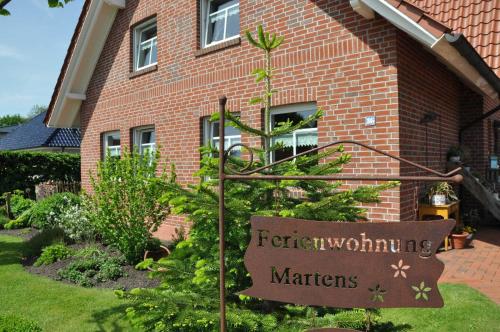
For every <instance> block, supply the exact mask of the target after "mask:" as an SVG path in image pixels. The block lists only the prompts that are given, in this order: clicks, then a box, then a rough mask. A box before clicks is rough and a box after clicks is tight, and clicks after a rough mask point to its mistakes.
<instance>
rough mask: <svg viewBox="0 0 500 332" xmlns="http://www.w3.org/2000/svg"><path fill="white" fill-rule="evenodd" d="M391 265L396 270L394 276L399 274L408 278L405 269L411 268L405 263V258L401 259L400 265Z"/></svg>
mask: <svg viewBox="0 0 500 332" xmlns="http://www.w3.org/2000/svg"><path fill="white" fill-rule="evenodd" d="M391 267H392V268H393V269H394V270H396V272H394V278H397V277H399V276H402V277H403V278H406V272H405V270H408V269H409V268H410V265H404V263H403V260H402V259H400V260H399V262H398V265H395V264H392V265H391Z"/></svg>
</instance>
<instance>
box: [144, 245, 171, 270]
mask: <svg viewBox="0 0 500 332" xmlns="http://www.w3.org/2000/svg"><path fill="white" fill-rule="evenodd" d="M168 255H170V250H168V248H167V247H165V246H160V247H159V248H158V249H157V250H146V251H145V252H144V260H146V259H147V258H152V259H153V260H154V261H157V260H159V259H160V258H163V257H167V256H168ZM148 270H149V271H153V269H151V268H148Z"/></svg>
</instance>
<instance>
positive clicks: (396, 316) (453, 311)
mask: <svg viewBox="0 0 500 332" xmlns="http://www.w3.org/2000/svg"><path fill="white" fill-rule="evenodd" d="M439 290H440V291H441V294H442V295H443V298H444V303H445V306H444V307H443V308H440V309H384V310H383V311H382V320H383V321H384V322H392V323H393V324H394V325H395V326H396V327H397V326H399V327H400V328H401V330H402V331H418V332H425V331H429V332H431V331H432V332H434V331H442V332H446V331H454V332H455V331H456V332H462V331H464V332H465V331H485V332H486V331H488V332H494V331H500V306H498V305H496V304H495V303H494V302H493V301H491V300H490V299H488V298H487V297H486V296H484V295H483V294H481V293H479V292H478V291H476V290H475V289H472V288H469V287H467V286H464V285H452V284H442V285H440V286H439ZM405 325H406V326H407V327H408V328H409V329H406V330H404V329H402V328H403V327H404V326H405ZM410 327H411V328H410ZM390 331H399V330H397V329H393V330H390Z"/></svg>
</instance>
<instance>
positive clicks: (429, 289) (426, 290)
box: [424, 287, 432, 292]
mask: <svg viewBox="0 0 500 332" xmlns="http://www.w3.org/2000/svg"><path fill="white" fill-rule="evenodd" d="M431 289H432V288H430V287H425V288H424V291H425V292H430V291H431Z"/></svg>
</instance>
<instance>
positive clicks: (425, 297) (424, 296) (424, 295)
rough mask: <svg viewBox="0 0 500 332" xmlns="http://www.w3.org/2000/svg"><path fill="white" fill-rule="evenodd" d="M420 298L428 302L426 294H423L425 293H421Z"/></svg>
mask: <svg viewBox="0 0 500 332" xmlns="http://www.w3.org/2000/svg"><path fill="white" fill-rule="evenodd" d="M422 297H423V298H424V299H425V300H426V301H428V300H429V298H428V297H427V294H425V293H422Z"/></svg>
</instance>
